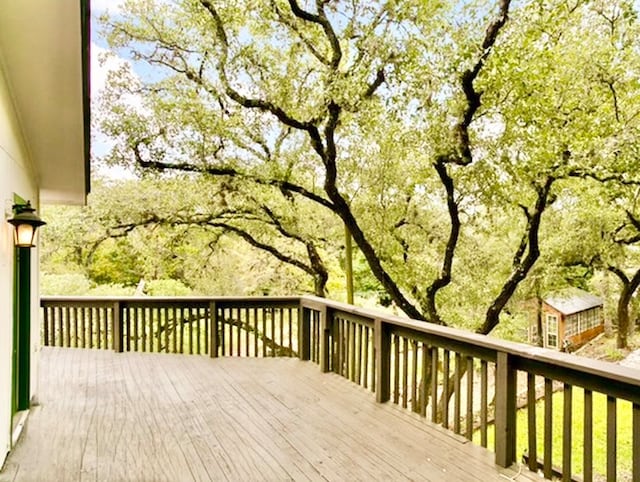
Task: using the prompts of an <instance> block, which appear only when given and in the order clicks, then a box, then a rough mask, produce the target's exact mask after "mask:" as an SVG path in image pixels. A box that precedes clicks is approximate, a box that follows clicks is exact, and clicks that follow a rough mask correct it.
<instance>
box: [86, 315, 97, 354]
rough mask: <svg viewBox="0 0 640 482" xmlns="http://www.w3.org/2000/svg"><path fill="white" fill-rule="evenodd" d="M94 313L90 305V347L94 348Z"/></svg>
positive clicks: (88, 316) (88, 318)
mask: <svg viewBox="0 0 640 482" xmlns="http://www.w3.org/2000/svg"><path fill="white" fill-rule="evenodd" d="M93 313H94V309H93V307H89V309H88V310H87V321H88V323H89V348H93V347H94V346H95V341H94V339H93V329H94V326H93Z"/></svg>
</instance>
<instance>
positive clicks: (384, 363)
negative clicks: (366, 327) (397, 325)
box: [373, 319, 391, 403]
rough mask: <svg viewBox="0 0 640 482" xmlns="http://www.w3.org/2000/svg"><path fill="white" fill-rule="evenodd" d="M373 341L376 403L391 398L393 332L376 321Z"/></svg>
mask: <svg viewBox="0 0 640 482" xmlns="http://www.w3.org/2000/svg"><path fill="white" fill-rule="evenodd" d="M373 339H374V347H375V357H376V402H378V403H384V402H387V401H389V399H390V398H391V331H390V330H389V327H388V325H387V324H386V323H383V322H382V320H380V319H376V320H374V326H373Z"/></svg>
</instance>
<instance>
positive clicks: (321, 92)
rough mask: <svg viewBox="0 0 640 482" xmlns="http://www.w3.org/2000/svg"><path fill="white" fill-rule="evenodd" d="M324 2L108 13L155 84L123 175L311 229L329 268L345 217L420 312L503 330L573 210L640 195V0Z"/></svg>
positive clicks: (114, 91) (129, 138)
mask: <svg viewBox="0 0 640 482" xmlns="http://www.w3.org/2000/svg"><path fill="white" fill-rule="evenodd" d="M312 3H313V2H304V3H298V2H296V1H295V0H289V1H287V2H284V1H277V0H272V1H269V2H254V3H250V4H244V3H243V4H242V5H240V4H236V3H234V2H211V1H205V0H201V1H195V0H189V1H187V0H185V1H182V2H177V3H176V4H171V5H167V4H164V3H162V2H160V3H156V2H152V1H145V2H129V3H127V4H126V7H127V8H126V9H125V14H123V16H122V17H114V18H111V19H105V26H106V27H105V29H106V33H107V38H108V40H109V42H110V44H111V45H112V47H113V48H114V49H120V50H127V51H128V53H129V55H130V56H131V58H132V59H133V60H134V61H135V62H142V63H145V64H146V65H147V66H148V69H150V70H149V71H148V72H146V77H145V78H144V79H142V80H139V79H137V78H136V77H135V76H134V75H133V73H132V72H130V71H127V70H126V69H123V70H121V71H119V72H118V73H117V74H116V75H114V76H113V77H112V79H111V83H110V87H109V90H108V92H107V93H106V95H105V97H104V106H103V117H102V128H103V129H104V130H105V132H107V133H108V134H110V135H111V136H112V137H113V138H114V139H116V141H117V143H116V146H115V147H114V149H113V151H112V152H111V154H110V156H109V161H110V162H112V163H129V164H133V165H135V166H137V167H138V169H139V171H140V172H149V171H154V172H157V173H159V174H158V176H159V179H163V180H164V181H165V182H167V183H169V182H171V180H172V179H173V178H174V176H175V174H174V173H176V172H183V173H189V175H192V176H198V177H199V179H201V180H202V182H204V183H209V182H210V183H212V184H211V185H212V186H228V189H226V188H225V190H228V191H229V192H230V193H232V194H233V195H234V196H235V195H237V194H238V192H239V191H241V192H242V197H241V198H242V203H241V204H242V205H243V207H242V208H241V207H240V205H238V204H235V205H234V207H233V210H234V212H235V214H234V216H237V215H240V214H242V211H243V210H245V211H248V212H250V213H251V216H252V219H247V218H242V216H240V218H238V217H234V220H233V222H234V224H233V226H234V227H237V228H238V229H246V234H247V235H248V236H251V237H253V238H255V239H256V240H260V239H262V238H261V237H260V236H262V235H263V234H264V232H265V231H264V230H265V229H271V230H272V231H271V232H270V235H268V236H267V237H268V238H270V239H274V238H273V234H275V231H277V230H278V227H277V226H278V225H279V224H280V225H281V226H283V227H285V228H286V229H287V230H288V229H289V228H290V227H294V228H295V230H294V231H292V232H295V233H296V235H297V234H300V233H304V239H305V240H307V241H309V243H310V245H307V255H309V251H308V249H309V246H313V247H314V249H315V250H316V252H317V253H321V252H323V248H322V243H323V242H324V241H325V240H330V239H331V240H333V243H335V242H336V241H335V239H336V232H338V231H339V230H337V229H336V224H337V222H338V220H339V221H340V222H342V223H344V224H345V225H346V226H347V227H348V229H349V231H350V232H351V234H352V235H353V237H354V240H355V242H356V245H357V246H358V248H359V250H360V252H361V253H362V256H363V257H364V259H365V260H366V262H367V265H368V267H369V269H370V271H371V273H372V275H373V276H374V277H375V279H376V280H377V282H378V283H379V284H380V286H382V287H383V289H384V290H385V292H386V293H388V295H389V297H390V298H391V299H392V300H393V302H394V303H395V304H396V305H397V306H398V307H399V308H400V309H402V310H403V311H404V312H405V313H406V314H407V315H409V316H411V317H413V318H417V319H425V320H428V321H431V322H434V323H442V324H444V323H445V322H446V323H455V324H457V325H466V326H468V325H471V327H475V328H476V330H477V331H478V332H480V333H488V332H490V331H491V330H493V328H494V327H495V326H496V325H497V324H498V323H499V321H500V316H501V314H502V313H503V312H504V310H505V307H506V306H507V304H508V303H509V302H510V301H511V300H512V299H513V298H514V296H517V290H518V289H519V288H522V283H523V282H524V281H525V280H526V279H527V277H528V276H529V275H530V273H531V272H532V270H533V268H534V265H535V264H536V262H537V261H538V259H539V258H540V256H541V252H542V249H543V248H544V246H546V245H547V244H548V243H549V242H550V240H553V239H555V238H556V236H557V235H558V234H560V233H562V231H563V229H566V228H567V227H568V226H570V223H568V221H569V220H568V219H567V218H566V217H564V216H562V211H563V204H562V202H563V200H565V199H571V198H572V197H575V198H581V196H582V195H583V191H585V190H586V188H585V187H583V186H585V185H586V183H590V182H603V183H606V186H607V189H610V188H611V186H613V185H621V186H625V185H633V183H634V182H635V180H634V179H632V178H633V176H634V175H635V166H636V164H637V161H636V159H637V158H638V156H637V152H634V150H635V149H637V147H636V146H637V145H638V143H637V142H636V140H637V138H638V115H637V106H638V105H640V103H639V102H638V100H639V99H638V92H639V89H638V87H639V86H638V81H637V78H635V77H634V76H633V75H632V73H633V72H636V71H637V70H638V67H639V66H638V52H637V51H636V49H634V47H633V41H632V39H633V38H637V23H638V21H637V15H636V12H635V10H634V5H633V3H632V2H629V1H624V0H616V1H612V2H602V1H595V0H594V1H577V2H567V1H566V0H552V1H549V2H538V1H524V2H518V3H517V4H515V3H514V5H513V6H512V5H511V2H510V1H509V0H500V1H496V2H495V3H494V4H491V6H490V7H487V6H486V5H484V4H483V3H477V4H476V3H475V2H442V1H433V2H422V3H420V5H416V4H415V2H382V1H380V2H369V1H367V2H364V1H363V2H358V1H355V2H339V1H336V2H323V1H317V2H315V3H314V4H313V5H311V4H312ZM585 25H588V27H589V28H585ZM603 38H605V39H607V40H608V41H605V42H603V41H602V39H603ZM136 95H141V96H143V97H142V102H141V107H138V108H136V109H133V110H132V108H131V103H130V101H131V98H132V96H136ZM176 190H177V191H179V189H176ZM565 191H569V192H570V195H565ZM225 196H226V194H225ZM621 199H622V198H621ZM624 199H625V200H624V201H622V202H624V203H627V202H630V200H631V198H629V197H626V198H624ZM274 202H275V205H272V204H271V203H274ZM596 202H597V201H596ZM265 204H266V206H267V207H268V209H269V212H267V211H265V210H264V209H261V207H264V205H265ZM285 206H286V207H285ZM632 207H633V206H631V205H627V206H626V208H625V209H629V210H631V212H633V211H632ZM269 213H271V214H273V216H271V215H270V214H269ZM548 213H552V214H554V216H553V219H554V224H553V225H548V223H545V217H546V216H548ZM555 214H558V215H557V216H556V215H555ZM154 215H155V213H153V212H150V213H149V216H148V217H147V219H151V218H153V216H154ZM245 215H246V213H245ZM265 216H266V218H270V219H271V221H270V222H271V226H270V227H269V228H265V226H264V225H263V224H262V221H264V220H265V219H266V218H265ZM216 219H217V218H216ZM141 221H142V222H144V218H142V220H141ZM156 221H157V223H159V224H171V223H173V226H177V225H179V224H181V223H183V222H190V221H187V220H186V219H180V218H178V217H177V216H176V215H175V214H172V213H168V214H167V216H166V217H162V216H157V219H156ZM121 224H122V226H123V227H124V229H125V230H126V229H127V225H126V223H121ZM267 224H268V223H267ZM327 226H330V228H329V229H328V230H327V229H326V228H327ZM307 227H308V229H306V228H307ZM274 229H275V231H273V230H274ZM280 234H281V235H282V234H283V233H282V232H280ZM285 237H286V236H285ZM302 244H304V242H303V243H302ZM296 259H301V258H296ZM310 260H311V257H309V261H310ZM454 262H455V263H454ZM539 272H540V273H551V271H548V270H540V271H539ZM316 274H318V273H317V272H316ZM314 276H316V275H314ZM545 276H546V275H545ZM316 284H317V283H316ZM546 284H547V285H551V284H552V283H546ZM525 288H527V287H526V286H525ZM482 307H484V308H482ZM482 310H484V315H483V316H482V317H478V312H480V311H482Z"/></svg>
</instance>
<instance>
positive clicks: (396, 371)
mask: <svg viewBox="0 0 640 482" xmlns="http://www.w3.org/2000/svg"><path fill="white" fill-rule="evenodd" d="M392 343H393V362H392V363H393V403H395V404H396V405H397V404H398V401H399V400H400V339H399V337H398V335H393V338H392Z"/></svg>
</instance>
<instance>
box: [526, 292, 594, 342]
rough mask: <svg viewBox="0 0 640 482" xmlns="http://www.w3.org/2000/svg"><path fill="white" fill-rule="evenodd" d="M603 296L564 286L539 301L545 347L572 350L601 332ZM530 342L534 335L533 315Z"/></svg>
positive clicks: (534, 320)
mask: <svg viewBox="0 0 640 482" xmlns="http://www.w3.org/2000/svg"><path fill="white" fill-rule="evenodd" d="M602 305H603V301H602V298H600V297H598V296H595V295H593V294H591V293H589V292H587V291H584V290H581V289H579V288H567V289H564V290H561V291H558V292H556V293H553V294H552V295H550V296H548V297H547V298H545V299H543V300H542V303H541V308H542V313H541V314H542V320H541V321H542V335H543V343H544V346H545V347H547V348H554V349H564V350H567V351H569V350H574V349H576V348H578V347H580V346H582V345H584V344H585V343H587V342H588V341H589V340H592V339H593V338H595V337H596V336H598V335H599V334H600V333H602V332H603V331H604V316H603V309H602ZM532 318H533V322H532V324H531V326H530V330H529V334H530V341H531V342H533V341H535V338H536V335H537V332H538V330H537V321H536V317H532Z"/></svg>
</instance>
